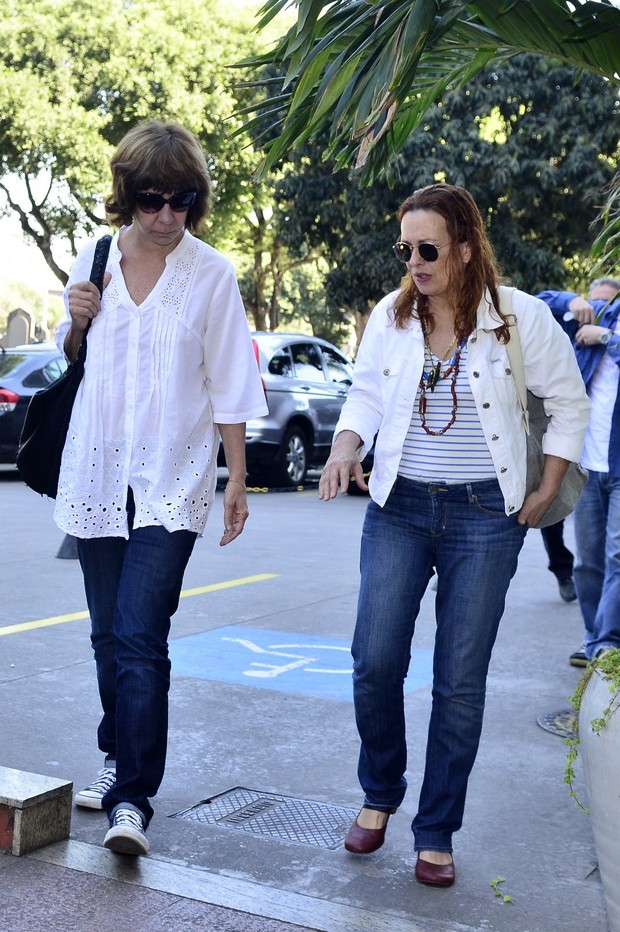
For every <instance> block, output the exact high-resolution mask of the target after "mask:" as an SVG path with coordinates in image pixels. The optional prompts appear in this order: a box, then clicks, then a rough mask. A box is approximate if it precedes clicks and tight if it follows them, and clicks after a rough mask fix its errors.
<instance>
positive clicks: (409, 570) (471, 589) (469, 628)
mask: <svg viewBox="0 0 620 932" xmlns="http://www.w3.org/2000/svg"><path fill="white" fill-rule="evenodd" d="M525 534H526V530H525V528H523V527H521V525H519V524H518V522H517V517H516V515H515V516H511V517H507V516H506V514H505V512H504V499H503V496H502V494H501V491H500V488H499V484H498V483H497V482H496V481H495V480H494V479H493V480H488V481H483V482H472V483H463V484H457V485H452V484H450V485H446V484H435V483H431V484H427V483H424V482H412V481H411V480H408V479H404V478H400V477H399V478H398V479H397V480H396V483H395V485H394V489H393V490H392V493H391V494H390V496H389V498H388V500H387V502H386V504H385V506H384V507H383V508H380V507H379V506H378V505H376V504H375V503H374V502H370V504H369V505H368V509H367V512H366V519H365V522H364V529H363V533H362V549H361V588H360V595H359V603H358V615H357V625H356V628H355V635H354V638H353V647H352V653H353V691H354V701H355V715H356V721H357V727H358V731H359V734H360V738H361V750H360V757H359V765H358V777H359V781H360V784H361V786H362V789H363V790H364V793H365V802H366V804H367V805H369V806H372V807H373V808H376V809H382V810H385V811H393V810H394V809H395V808H396V807H398V806H399V805H400V803H401V802H402V800H403V797H404V795H405V790H406V788H407V783H406V780H405V769H406V766H407V746H406V738H405V715H404V694H403V684H404V680H405V677H406V675H407V670H408V668H409V662H410V659H411V641H412V638H413V634H414V630H415V622H416V618H417V616H418V612H419V609H420V600H421V599H422V596H423V595H424V592H425V590H426V587H427V585H428V582H429V580H430V578H431V576H432V574H433V567H436V570H437V577H438V584H437V595H436V599H435V614H436V622H437V631H436V636H435V651H434V662H433V693H432V697H433V701H432V711H431V718H430V723H429V730H428V741H427V747H426V766H425V773H424V781H423V784H422V788H421V792H420V800H419V806H418V813H417V815H416V817H415V819H414V820H413V823H412V826H411V827H412V830H413V833H414V837H415V849H416V851H420V850H436V851H452V834H453V832H456V831H458V829H459V828H460V827H461V823H462V820H463V810H464V807H465V795H466V791H467V781H468V779H469V774H470V772H471V769H472V767H473V764H474V760H475V758H476V753H477V750H478V744H479V740H480V733H481V730H482V717H483V711H484V701H485V691H486V677H487V670H488V666H489V661H490V659H491V651H492V648H493V644H494V642H495V638H496V635H497V629H498V626H499V622H500V619H501V617H502V614H503V611H504V602H505V597H506V592H507V591H508V586H509V585H510V580H511V579H512V577H513V576H514V573H515V571H516V569H517V562H518V556H519V551H520V550H521V547H522V545H523V541H524V539H525Z"/></svg>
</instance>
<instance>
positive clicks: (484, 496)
mask: <svg viewBox="0 0 620 932" xmlns="http://www.w3.org/2000/svg"><path fill="white" fill-rule="evenodd" d="M469 499H470V502H471V503H472V505H473V506H474V507H475V508H476V509H477V510H478V511H481V512H483V513H484V514H485V515H494V516H496V517H498V518H505V517H506V507H505V504H504V496H503V495H502V492H501V490H500V489H499V488H488V487H487V488H476V485H475V483H474V484H472V486H471V490H470V493H469Z"/></svg>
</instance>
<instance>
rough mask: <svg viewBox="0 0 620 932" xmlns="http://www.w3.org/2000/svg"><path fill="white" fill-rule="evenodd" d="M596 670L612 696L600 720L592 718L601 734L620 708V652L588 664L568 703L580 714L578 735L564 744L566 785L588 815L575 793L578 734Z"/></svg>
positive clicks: (605, 653) (592, 725)
mask: <svg viewBox="0 0 620 932" xmlns="http://www.w3.org/2000/svg"><path fill="white" fill-rule="evenodd" d="M597 670H598V671H600V673H601V674H602V675H603V677H604V678H605V679H606V680H607V681H608V682H609V692H610V695H611V698H610V701H609V705H607V706H606V707H605V708H604V709H603V711H602V714H601V715H600V716H599V717H598V718H593V719H592V721H591V722H590V728H591V729H592V731H593V732H595V733H596V734H599V733H600V732H601V731H602V730H603V728H605V726H606V725H607V723H608V722H609V719H610V718H611V716H612V715H613V714H614V712H616V711H617V710H618V708H619V707H620V649H619V648H613V649H612V650H606V651H605V652H604V653H603V654H601V656H600V657H597V658H596V660H593V661H592V663H590V664H588V667H587V668H586V670H585V672H584V674H583V676H582V677H581V679H580V680H579V682H578V683H577V688H576V689H575V692H574V693H573V695H572V696H570V697H569V701H570V703H571V704H572V706H573V708H574V709H575V711H576V713H577V718H576V724H575V729H576V732H575V735H574V737H572V738H566V739H565V743H566V745H567V746H568V752H567V755H566V767H565V770H564V782H565V783H566V784H567V785H568V787H569V790H570V795H571V796H572V797H573V799H574V800H575V802H576V803H577V805H578V806H579V808H580V809H583V811H584V812H588V811H589V810H588V809H587V808H586V807H585V806H584V805H583V803H582V802H581V801H580V799H579V797H578V795H577V792H576V790H575V762H576V760H577V757H578V756H579V744H580V738H579V731H578V729H579V710H580V708H581V700H582V698H583V694H584V692H585V689H586V686H587V685H588V683H589V682H590V679H591V678H592V676H593V675H594V673H595V671H597Z"/></svg>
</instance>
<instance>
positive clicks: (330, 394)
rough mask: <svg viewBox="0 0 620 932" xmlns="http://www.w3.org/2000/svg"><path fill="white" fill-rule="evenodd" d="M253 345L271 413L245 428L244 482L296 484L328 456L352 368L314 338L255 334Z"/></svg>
mask: <svg viewBox="0 0 620 932" xmlns="http://www.w3.org/2000/svg"><path fill="white" fill-rule="evenodd" d="M252 341H253V344H254V352H255V354H256V360H257V362H258V367H259V369H260V374H261V378H262V381H263V387H264V389H265V395H266V397H267V404H268V406H269V414H267V415H265V417H262V418H257V419H256V420H254V421H248V423H247V426H246V444H245V448H246V458H247V466H248V482H249V484H258V485H269V486H272V487H290V486H296V485H300V484H301V483H303V481H304V479H305V478H306V473H307V471H308V468H309V467H311V466H322V465H323V464H324V463H325V461H326V459H327V457H328V455H329V450H330V446H331V442H332V437H333V434H334V428H335V426H336V422H337V420H338V417H339V415H340V409H341V408H342V405H343V403H344V400H345V398H346V396H347V392H348V391H349V386H350V385H351V378H352V374H353V366H352V364H351V362H350V361H349V360H348V359H347V358H346V356H343V354H342V353H341V352H340V350H339V349H337V348H336V347H335V346H333V345H332V344H331V343H327V342H326V341H325V340H320V339H318V338H317V337H310V336H304V335H303V334H293V333H254V334H252Z"/></svg>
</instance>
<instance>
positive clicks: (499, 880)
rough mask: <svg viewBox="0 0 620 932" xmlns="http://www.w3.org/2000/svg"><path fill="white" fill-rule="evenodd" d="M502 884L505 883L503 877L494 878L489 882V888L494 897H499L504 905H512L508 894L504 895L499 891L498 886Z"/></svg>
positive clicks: (511, 899) (512, 901)
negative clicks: (491, 889)
mask: <svg viewBox="0 0 620 932" xmlns="http://www.w3.org/2000/svg"><path fill="white" fill-rule="evenodd" d="M503 883H506V878H505V877H494V878H493V880H492V881H491V887H492V888H493V892H494V894H495V896H498V897H500V899H502V900H503V901H504V903H514V900H513V898H512V897H511V896H510V894H509V893H504V892H503V891H502V890H500V885H501V884H503Z"/></svg>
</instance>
